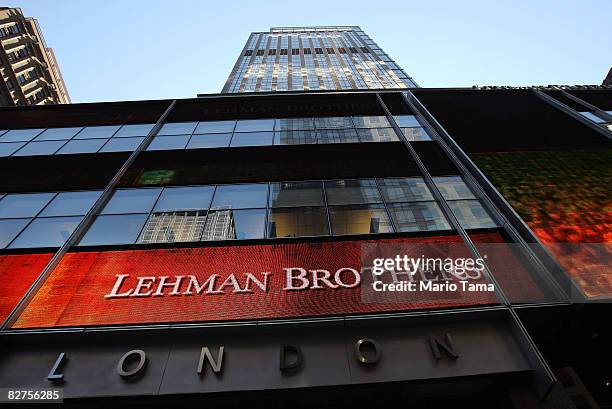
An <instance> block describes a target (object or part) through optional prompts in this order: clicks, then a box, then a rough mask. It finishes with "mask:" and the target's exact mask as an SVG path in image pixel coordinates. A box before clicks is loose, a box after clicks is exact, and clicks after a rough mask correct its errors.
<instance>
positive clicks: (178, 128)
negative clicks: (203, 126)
mask: <svg viewBox="0 0 612 409" xmlns="http://www.w3.org/2000/svg"><path fill="white" fill-rule="evenodd" d="M197 124H198V123H197V122H170V123H167V124H164V126H162V127H161V129H160V130H159V132H158V135H184V134H189V135H191V134H192V133H193V130H194V129H195V127H196V125H197Z"/></svg>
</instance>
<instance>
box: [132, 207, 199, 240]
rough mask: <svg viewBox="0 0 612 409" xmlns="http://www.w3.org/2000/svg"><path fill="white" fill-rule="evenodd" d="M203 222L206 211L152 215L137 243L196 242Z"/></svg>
mask: <svg viewBox="0 0 612 409" xmlns="http://www.w3.org/2000/svg"><path fill="white" fill-rule="evenodd" d="M205 220H206V210H203V211H188V212H161V213H153V214H151V217H149V220H147V224H145V227H144V229H143V230H142V234H141V235H140V238H139V239H138V242H139V243H174V242H179V241H198V240H200V237H202V233H203V232H204V222H205Z"/></svg>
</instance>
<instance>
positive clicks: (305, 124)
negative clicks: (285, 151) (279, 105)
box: [276, 118, 314, 131]
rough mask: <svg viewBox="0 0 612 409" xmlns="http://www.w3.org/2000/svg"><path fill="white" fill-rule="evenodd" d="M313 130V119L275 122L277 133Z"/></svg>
mask: <svg viewBox="0 0 612 409" xmlns="http://www.w3.org/2000/svg"><path fill="white" fill-rule="evenodd" d="M301 129H314V118H280V119H277V120H276V130H277V131H295V130H301Z"/></svg>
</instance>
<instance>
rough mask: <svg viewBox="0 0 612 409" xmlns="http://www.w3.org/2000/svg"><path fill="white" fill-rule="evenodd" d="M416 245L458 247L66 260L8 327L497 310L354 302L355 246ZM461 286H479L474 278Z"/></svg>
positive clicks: (443, 303)
mask: <svg viewBox="0 0 612 409" xmlns="http://www.w3.org/2000/svg"><path fill="white" fill-rule="evenodd" d="M424 242H428V243H431V244H444V243H447V244H455V245H457V246H459V247H460V246H462V245H461V244H460V243H461V239H460V238H459V237H458V236H440V237H428V238H423V237H420V238H402V239H393V240H376V241H337V242H325V243H292V244H267V245H256V246H253V245H250V246H246V245H245V246H222V247H202V248H181V249H155V250H125V251H105V252H81V253H69V254H67V255H65V256H64V258H63V259H62V260H61V261H60V263H59V264H58V266H57V267H56V269H55V270H54V271H53V272H52V274H51V275H50V276H49V277H48V279H47V281H46V282H45V283H44V284H43V285H42V286H41V288H40V289H39V290H38V292H37V293H36V295H35V296H34V297H33V298H32V300H31V301H30V303H29V304H28V305H27V307H26V308H25V310H24V311H23V313H22V314H21V316H20V317H19V318H18V319H17V321H16V322H15V323H14V324H13V327H14V328H40V327H56V326H86V325H112V324H142V323H168V322H170V323H172V322H203V321H226V320H245V319H268V318H290V317H315V316H325V315H343V314H359V313H374V312H383V311H405V310H418V309H431V308H445V307H456V306H466V305H486V304H494V303H497V298H496V296H495V294H494V292H492V291H462V289H461V287H459V289H458V290H457V291H449V290H448V289H445V288H441V289H440V290H438V291H425V292H417V293H414V294H412V293H410V294H408V295H407V294H406V293H402V294H391V293H385V295H384V297H382V298H380V297H378V298H377V294H375V295H374V296H372V297H370V298H368V297H365V296H364V294H363V288H367V287H364V285H366V283H364V282H362V281H363V277H370V278H371V277H372V276H371V275H367V274H365V275H363V276H360V272H361V271H362V256H363V252H364V249H366V248H369V249H371V248H372V246H374V247H373V248H374V249H378V248H382V247H381V246H385V245H388V246H392V247H391V248H396V247H397V246H399V247H397V248H402V249H403V250H404V251H412V252H413V253H415V254H416V253H418V255H419V256H420V254H421V253H420V252H421V251H422V250H421V247H419V246H423V243H424ZM393 246H395V247H393ZM451 279H455V278H454V277H451ZM468 279H469V280H473V281H474V283H476V282H480V283H487V281H486V280H485V279H484V278H483V277H482V276H480V275H479V276H478V277H474V278H468ZM425 280H428V278H425ZM429 280H434V281H437V280H438V278H437V277H433V278H429ZM456 281H457V282H458V280H456ZM521 285H523V284H521ZM365 295H368V294H365Z"/></svg>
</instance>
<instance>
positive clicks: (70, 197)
mask: <svg viewBox="0 0 612 409" xmlns="http://www.w3.org/2000/svg"><path fill="white" fill-rule="evenodd" d="M101 194H102V191H101V190H88V191H82V192H60V193H59V194H58V195H57V196H55V198H54V199H53V200H52V201H51V203H49V205H48V206H47V207H45V209H44V210H43V211H42V213H41V214H40V216H45V217H46V216H82V215H85V214H87V212H88V211H89V209H91V207H92V206H93V204H94V203H95V201H96V200H98V198H99V197H100V195H101Z"/></svg>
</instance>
